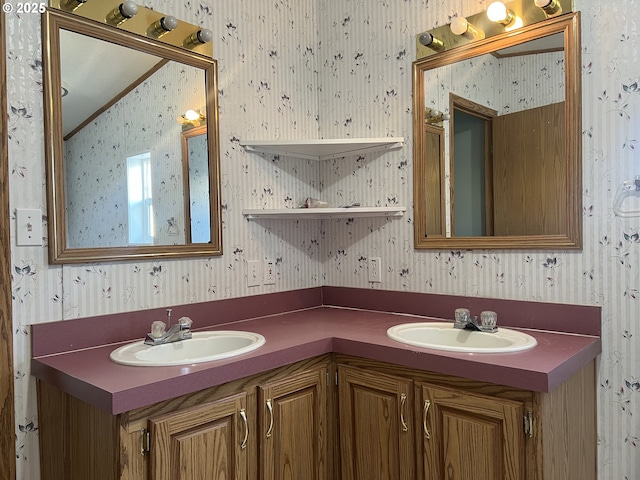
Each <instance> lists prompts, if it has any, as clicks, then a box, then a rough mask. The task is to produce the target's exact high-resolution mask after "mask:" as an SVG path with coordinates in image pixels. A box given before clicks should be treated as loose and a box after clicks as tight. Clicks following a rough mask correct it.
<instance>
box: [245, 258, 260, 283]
mask: <svg viewBox="0 0 640 480" xmlns="http://www.w3.org/2000/svg"><path fill="white" fill-rule="evenodd" d="M258 285H262V272H261V271H260V261H259V260H249V261H248V262H247V287H257V286H258Z"/></svg>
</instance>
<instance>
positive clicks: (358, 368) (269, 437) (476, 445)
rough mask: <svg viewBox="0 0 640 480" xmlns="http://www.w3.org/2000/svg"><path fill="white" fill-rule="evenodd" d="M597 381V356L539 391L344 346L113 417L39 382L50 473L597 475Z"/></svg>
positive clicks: (527, 478)
mask: <svg viewBox="0 0 640 480" xmlns="http://www.w3.org/2000/svg"><path fill="white" fill-rule="evenodd" d="M336 371H337V375H335V378H336V379H337V382H336V381H334V380H333V378H334V372H336ZM329 379H331V381H329ZM336 383H337V387H336V386H335V385H336ZM595 388H596V381H595V361H591V362H590V363H588V364H587V365H586V366H585V367H583V368H582V369H581V370H580V371H578V372H577V373H575V374H574V375H573V376H572V377H571V378H569V379H568V380H567V381H565V382H564V383H562V384H561V385H559V386H557V387H556V388H554V389H553V390H552V391H551V392H548V393H538V392H531V391H526V390H521V389H517V388H512V387H506V386H502V385H496V384H491V383H486V382H480V381H476V380H470V379H465V378H461V377H452V376H450V375H445V374H439V373H434V372H428V371H423V370H419V369H411V368H406V367H403V366H399V365H394V364H390V363H384V362H379V361H373V360H367V359H363V358H358V357H350V356H346V355H342V354H335V355H324V356H321V357H317V358H312V359H309V360H304V361H301V362H298V363H296V364H293V365H288V366H285V367H281V368H278V369H275V370H272V371H269V372H265V373H263V374H259V375H255V376H252V377H248V378H243V379H239V380H235V381H232V382H229V383H226V384H223V385H220V386H217V387H212V388H208V389H205V390H202V391H199V392H195V393H193V394H189V395H183V396H181V397H178V398H175V399H172V400H167V401H164V402H160V403H157V404H154V405H151V406H149V407H144V408H140V409H137V410H134V411H131V412H126V413H123V414H119V415H111V414H109V413H107V412H104V411H102V410H99V409H97V408H95V407H92V406H90V405H88V404H86V403H84V402H82V401H81V400H78V399H76V398H74V397H72V396H70V395H68V394H65V393H64V392H62V391H60V390H58V389H56V388H54V387H51V386H49V385H48V384H46V383H43V382H41V381H38V414H39V438H40V451H41V455H40V459H41V476H42V479H43V480H49V479H51V480H60V479H64V480H87V479H92V480H147V479H153V480H164V479H167V480H169V479H170V480H174V479H181V478H182V479H185V480H186V479H198V478H214V479H217V478H225V479H228V480H236V479H241V480H245V479H247V480H258V479H259V480H272V479H274V480H281V479H292V480H293V479H302V478H304V479H305V480H309V479H310V480H316V479H317V480H352V479H357V480H423V479H424V480H430V479H434V480H442V479H443V478H447V479H455V480H471V479H473V480H485V479H487V480H488V479H490V480H498V479H500V480H511V479H517V480H557V479H566V480H596V478H597V475H596V471H597V468H596V438H597V437H596V402H595V398H596V397H595ZM267 402H268V403H267ZM425 402H428V403H425ZM427 407H428V408H427ZM245 416H246V422H245Z"/></svg>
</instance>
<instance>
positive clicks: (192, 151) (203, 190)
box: [182, 125, 211, 243]
mask: <svg viewBox="0 0 640 480" xmlns="http://www.w3.org/2000/svg"><path fill="white" fill-rule="evenodd" d="M182 162H183V165H184V166H185V169H186V172H187V173H186V175H184V178H185V181H186V183H185V191H186V192H189V198H188V202H187V210H186V217H185V218H186V219H187V224H188V225H190V228H189V229H187V242H189V243H208V242H209V241H210V240H211V229H210V228H209V225H210V224H211V213H210V211H209V181H208V179H209V162H208V155H207V127H206V125H202V126H200V127H194V128H189V129H187V130H186V131H185V132H183V133H182Z"/></svg>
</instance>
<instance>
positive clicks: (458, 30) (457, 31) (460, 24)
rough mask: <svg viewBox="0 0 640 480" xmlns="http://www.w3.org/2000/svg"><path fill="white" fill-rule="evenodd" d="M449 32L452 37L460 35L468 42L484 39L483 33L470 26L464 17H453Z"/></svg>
mask: <svg viewBox="0 0 640 480" xmlns="http://www.w3.org/2000/svg"><path fill="white" fill-rule="evenodd" d="M450 28H451V32H452V33H453V34H454V35H461V36H463V37H464V38H467V39H469V40H480V39H482V38H484V32H483V31H482V30H480V29H479V28H476V27H475V26H473V25H472V24H470V23H469V22H468V21H467V19H466V18H464V17H454V18H453V20H451V26H450Z"/></svg>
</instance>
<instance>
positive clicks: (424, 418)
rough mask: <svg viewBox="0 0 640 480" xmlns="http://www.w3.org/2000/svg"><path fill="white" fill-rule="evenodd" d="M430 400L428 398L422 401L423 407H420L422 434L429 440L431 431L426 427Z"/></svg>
mask: <svg viewBox="0 0 640 480" xmlns="http://www.w3.org/2000/svg"><path fill="white" fill-rule="evenodd" d="M430 406H431V402H430V401H429V400H425V401H424V408H423V409H422V429H423V430H424V436H425V438H426V439H427V440H431V432H429V429H428V428H427V415H428V414H429V407H430Z"/></svg>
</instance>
